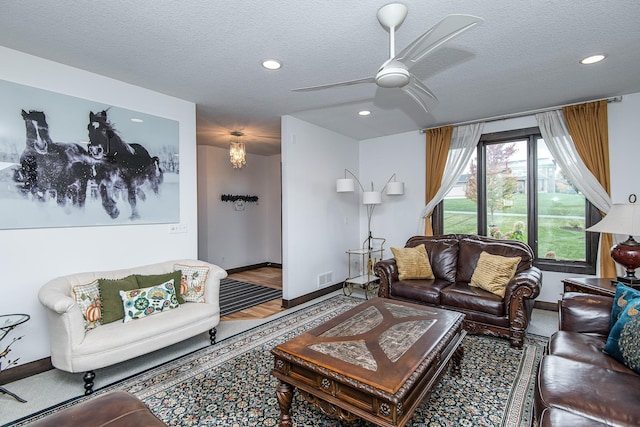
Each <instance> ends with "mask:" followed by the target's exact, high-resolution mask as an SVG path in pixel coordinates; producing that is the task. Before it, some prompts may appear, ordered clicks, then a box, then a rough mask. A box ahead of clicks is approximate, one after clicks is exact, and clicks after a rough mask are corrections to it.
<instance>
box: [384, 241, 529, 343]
mask: <svg viewBox="0 0 640 427" xmlns="http://www.w3.org/2000/svg"><path fill="white" fill-rule="evenodd" d="M421 244H424V245H425V249H426V251H427V255H428V257H429V263H430V264H431V268H432V270H433V275H434V276H435V278H434V279H405V280H400V279H399V278H398V267H397V264H396V260H395V259H388V260H384V261H380V262H378V263H376V265H375V274H376V275H377V276H378V277H380V289H379V291H378V296H379V297H383V298H392V299H397V300H403V301H409V302H414V303H418V304H426V305H432V306H436V307H441V308H445V309H451V310H455V311H459V312H461V313H464V314H465V323H464V327H465V329H466V330H467V331H468V332H470V333H475V334H484V335H491V336H498V337H502V338H507V339H509V340H510V342H511V346H512V347H515V348H521V347H522V344H523V341H524V334H525V331H526V329H527V326H528V325H529V319H530V318H531V312H532V310H533V303H534V299H535V298H536V297H537V296H538V295H539V294H540V286H541V280H542V274H541V272H540V270H539V269H538V268H536V267H534V266H533V265H532V259H533V252H532V250H531V248H530V247H529V246H528V245H526V244H525V243H522V242H519V241H516V240H497V239H492V238H489V237H483V236H476V235H468V234H447V235H443V236H414V237H412V238H410V239H409V240H408V241H407V243H406V245H405V247H407V248H410V247H416V246H419V245H421ZM483 251H484V252H487V253H489V254H492V255H500V256H503V257H520V258H521V260H520V262H519V264H518V265H517V269H516V273H515V276H514V277H513V278H512V279H511V281H509V283H508V284H507V287H506V290H505V294H504V297H500V296H498V295H496V294H494V293H491V292H488V291H486V290H484V289H481V288H478V287H474V286H470V285H469V282H470V280H471V277H472V275H473V273H474V270H475V268H476V265H477V264H478V259H479V257H480V254H481V253H482V252H483Z"/></svg>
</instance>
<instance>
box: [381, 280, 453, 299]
mask: <svg viewBox="0 0 640 427" xmlns="http://www.w3.org/2000/svg"><path fill="white" fill-rule="evenodd" d="M450 285H451V283H449V282H447V281H446V280H442V279H423V280H420V279H415V280H400V281H398V282H394V283H393V286H391V289H390V291H389V292H390V296H391V297H393V298H399V299H406V300H408V301H416V302H418V303H425V304H432V305H440V293H441V292H442V289H444V288H446V287H447V286H450Z"/></svg>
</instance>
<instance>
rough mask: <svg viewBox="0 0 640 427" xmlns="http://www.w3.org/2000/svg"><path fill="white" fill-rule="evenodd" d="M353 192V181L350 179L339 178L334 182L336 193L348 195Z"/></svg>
mask: <svg viewBox="0 0 640 427" xmlns="http://www.w3.org/2000/svg"><path fill="white" fill-rule="evenodd" d="M354 190H355V185H354V183H353V180H352V179H350V178H341V179H338V180H336V192H338V193H348V192H350V191H354Z"/></svg>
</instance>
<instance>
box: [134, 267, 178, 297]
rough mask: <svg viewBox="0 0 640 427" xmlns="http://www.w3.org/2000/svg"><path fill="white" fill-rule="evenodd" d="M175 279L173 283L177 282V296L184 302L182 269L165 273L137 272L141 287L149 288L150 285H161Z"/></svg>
mask: <svg viewBox="0 0 640 427" xmlns="http://www.w3.org/2000/svg"><path fill="white" fill-rule="evenodd" d="M171 279H173V283H174V284H175V285H174V286H175V289H176V298H178V303H180V304H184V299H183V298H182V294H181V293H180V281H181V280H182V270H177V271H172V272H171V273H165V274H147V275H143V274H136V280H137V281H138V287H139V288H148V287H150V286H157V285H161V284H162V283H164V282H168V281H169V280H171Z"/></svg>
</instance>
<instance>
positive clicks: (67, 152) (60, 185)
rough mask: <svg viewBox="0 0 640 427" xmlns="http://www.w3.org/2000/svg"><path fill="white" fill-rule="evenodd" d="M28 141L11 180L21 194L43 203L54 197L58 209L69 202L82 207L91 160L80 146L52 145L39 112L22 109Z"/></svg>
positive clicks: (45, 121)
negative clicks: (49, 197) (48, 197)
mask: <svg viewBox="0 0 640 427" xmlns="http://www.w3.org/2000/svg"><path fill="white" fill-rule="evenodd" d="M22 118H23V119H24V123H25V127H26V132H27V141H26V145H27V146H26V147H25V149H24V151H23V152H22V155H21V156H20V167H19V168H18V169H16V170H15V172H14V177H13V178H14V181H15V182H16V183H17V185H18V188H19V189H20V191H21V192H22V193H23V194H24V195H32V196H33V197H34V198H35V199H36V200H40V201H46V199H47V196H48V195H54V196H55V198H56V202H57V203H58V205H60V206H65V205H66V204H67V202H71V203H72V204H73V205H74V206H78V207H82V206H84V204H85V200H86V196H87V182H88V181H89V179H91V177H92V175H93V168H92V163H94V160H93V159H92V158H91V157H90V156H89V153H88V152H87V150H86V149H85V148H84V147H83V146H82V145H81V144H75V143H60V142H53V140H52V139H51V136H50V135H49V125H48V124H47V120H46V117H45V114H44V113H43V112H42V111H33V110H32V111H29V112H28V113H27V112H26V111H24V110H22Z"/></svg>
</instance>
